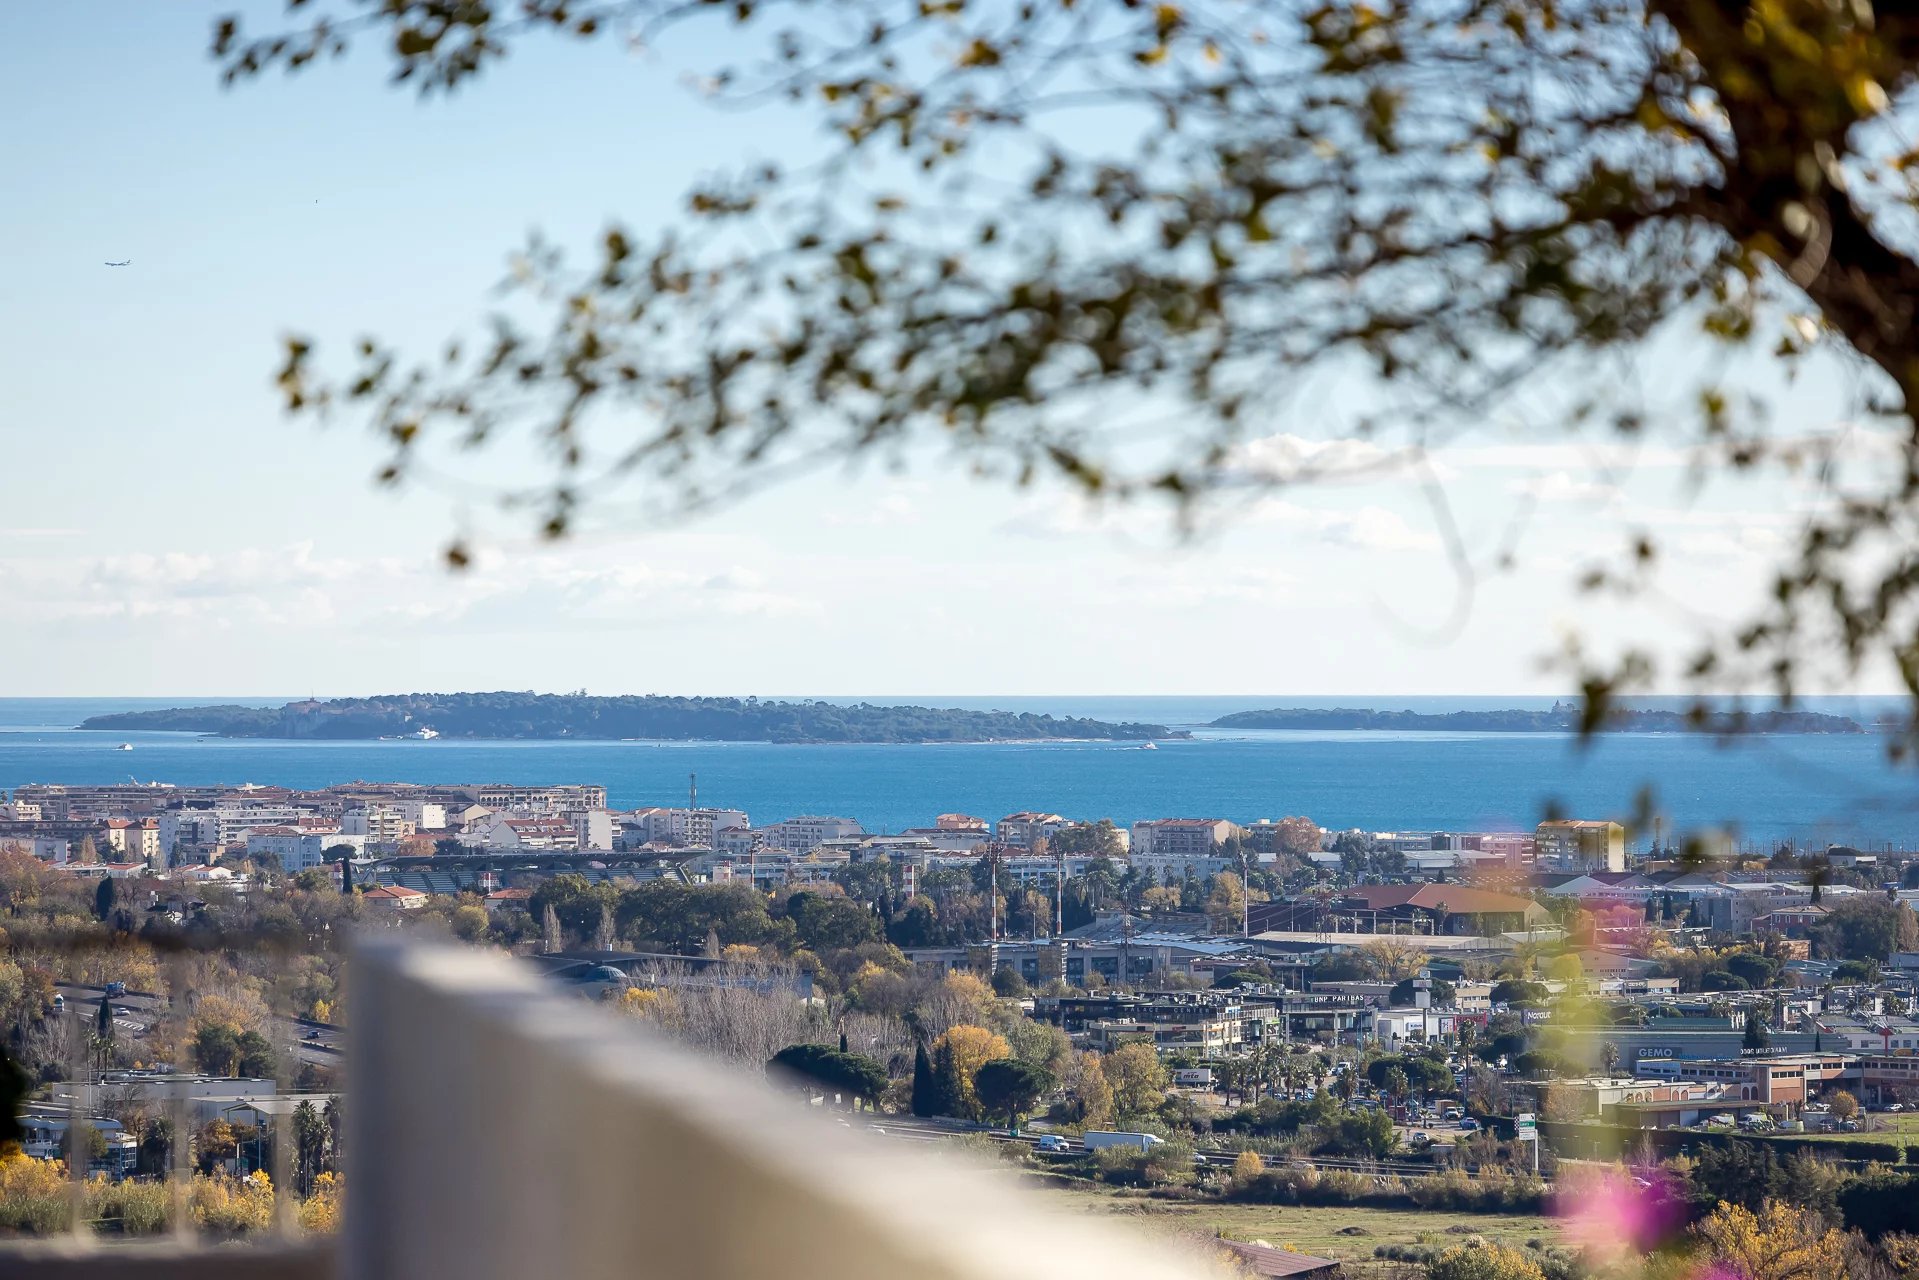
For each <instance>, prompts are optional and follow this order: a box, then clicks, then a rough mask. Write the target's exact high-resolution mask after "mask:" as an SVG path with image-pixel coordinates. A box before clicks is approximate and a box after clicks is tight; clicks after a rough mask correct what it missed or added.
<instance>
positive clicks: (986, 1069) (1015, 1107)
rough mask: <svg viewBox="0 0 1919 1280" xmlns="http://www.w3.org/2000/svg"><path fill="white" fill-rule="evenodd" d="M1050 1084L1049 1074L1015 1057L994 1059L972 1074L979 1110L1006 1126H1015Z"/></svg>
mask: <svg viewBox="0 0 1919 1280" xmlns="http://www.w3.org/2000/svg"><path fill="white" fill-rule="evenodd" d="M1052 1087H1053V1078H1052V1077H1051V1076H1049V1075H1047V1074H1046V1072H1044V1071H1042V1070H1040V1069H1039V1068H1037V1067H1034V1066H1032V1065H1031V1064H1029V1063H1026V1062H1022V1061H1021V1060H1020V1059H1018V1058H995V1059H993V1060H992V1061H991V1062H988V1063H986V1064H985V1065H984V1066H982V1067H980V1069H979V1070H978V1071H977V1072H975V1073H974V1074H973V1092H974V1096H975V1097H977V1098H978V1099H979V1105H980V1108H981V1110H982V1111H984V1112H985V1114H987V1115H989V1116H1000V1117H1002V1118H1004V1119H1005V1121H1006V1127H1007V1128H1009V1129H1017V1128H1018V1127H1019V1124H1020V1121H1021V1120H1023V1119H1024V1118H1025V1117H1026V1115H1027V1113H1029V1112H1030V1111H1032V1109H1033V1107H1034V1104H1036V1103H1037V1102H1038V1101H1039V1100H1040V1097H1041V1095H1042V1094H1044V1093H1046V1092H1047V1091H1048V1090H1050V1089H1051V1088H1052Z"/></svg>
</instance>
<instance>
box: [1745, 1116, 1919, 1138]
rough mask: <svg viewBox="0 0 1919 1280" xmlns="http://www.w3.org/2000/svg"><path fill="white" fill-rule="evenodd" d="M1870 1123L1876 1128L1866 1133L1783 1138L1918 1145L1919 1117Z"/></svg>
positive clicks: (1876, 1119)
mask: <svg viewBox="0 0 1919 1280" xmlns="http://www.w3.org/2000/svg"><path fill="white" fill-rule="evenodd" d="M1872 1121H1873V1123H1874V1124H1875V1125H1877V1126H1878V1128H1877V1129H1876V1130H1873V1131H1871V1132H1868V1131H1867V1130H1864V1129H1861V1130H1860V1131H1859V1132H1857V1133H1791V1132H1784V1133H1781V1134H1780V1135H1779V1136H1780V1137H1784V1138H1794V1139H1803V1140H1804V1141H1807V1142H1883V1143H1886V1144H1888V1145H1892V1144H1895V1143H1896V1144H1898V1145H1900V1146H1911V1145H1913V1144H1914V1143H1919V1115H1907V1114H1905V1113H1903V1112H1902V1113H1900V1114H1899V1115H1896V1116H1889V1115H1874V1116H1873V1117H1872Z"/></svg>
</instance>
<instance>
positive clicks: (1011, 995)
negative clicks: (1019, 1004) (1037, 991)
mask: <svg viewBox="0 0 1919 1280" xmlns="http://www.w3.org/2000/svg"><path fill="white" fill-rule="evenodd" d="M993 994H994V995H996V996H1003V997H1006V998H1008V999H1013V1000H1023V999H1025V998H1026V997H1027V996H1030V995H1032V994H1033V989H1032V988H1031V987H1029V986H1027V985H1026V979H1024V978H1022V977H1020V976H1019V970H1017V969H1015V968H1013V967H1012V966H1011V965H1004V964H1003V965H1001V966H1000V967H999V968H997V969H995V970H993Z"/></svg>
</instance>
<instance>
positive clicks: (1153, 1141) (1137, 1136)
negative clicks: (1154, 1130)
mask: <svg viewBox="0 0 1919 1280" xmlns="http://www.w3.org/2000/svg"><path fill="white" fill-rule="evenodd" d="M1081 1141H1083V1142H1084V1143H1085V1144H1086V1149H1087V1150H1088V1151H1104V1150H1105V1149H1106V1148H1107V1147H1138V1148H1139V1149H1140V1150H1141V1151H1151V1150H1152V1149H1153V1148H1154V1147H1157V1146H1158V1145H1159V1144H1160V1143H1162V1142H1164V1141H1165V1139H1164V1138H1160V1137H1155V1136H1154V1135H1153V1134H1150V1133H1110V1132H1103V1131H1102V1132H1097V1133H1088V1134H1086V1135H1085V1136H1084V1137H1083V1138H1082V1139H1081Z"/></svg>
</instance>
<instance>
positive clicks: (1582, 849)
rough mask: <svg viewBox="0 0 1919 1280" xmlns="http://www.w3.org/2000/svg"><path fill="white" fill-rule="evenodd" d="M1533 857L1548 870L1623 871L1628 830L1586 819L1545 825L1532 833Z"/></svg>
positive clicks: (1541, 824)
mask: <svg viewBox="0 0 1919 1280" xmlns="http://www.w3.org/2000/svg"><path fill="white" fill-rule="evenodd" d="M1533 857H1534V861H1535V863H1536V864H1537V865H1538V866H1539V867H1540V869H1542V870H1545V871H1571V872H1580V871H1624V870H1625V869H1626V829H1625V828H1624V827H1622V826H1620V825H1619V824H1618V823H1617V822H1595V821H1589V820H1583V819H1568V820H1564V821H1556V822H1542V823H1540V824H1539V826H1538V828H1537V829H1536V830H1535V831H1534V832H1533Z"/></svg>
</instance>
